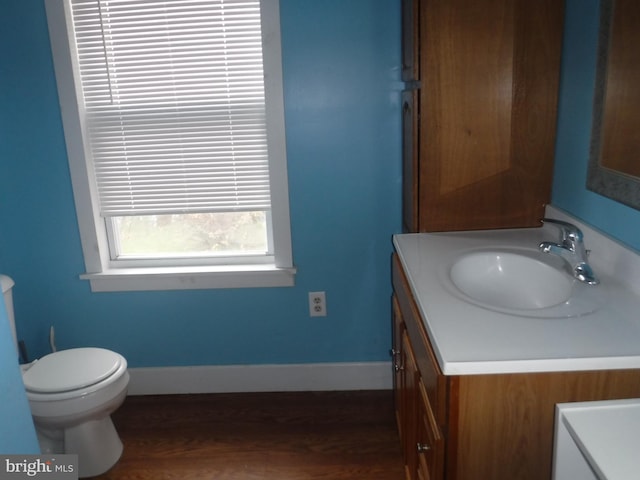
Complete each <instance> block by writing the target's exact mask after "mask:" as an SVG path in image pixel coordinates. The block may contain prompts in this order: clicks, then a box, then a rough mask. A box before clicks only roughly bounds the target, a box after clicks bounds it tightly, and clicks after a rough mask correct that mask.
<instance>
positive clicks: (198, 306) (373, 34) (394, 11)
mask: <svg viewBox="0 0 640 480" xmlns="http://www.w3.org/2000/svg"><path fill="white" fill-rule="evenodd" d="M281 14H282V19H281V24H282V41H283V64H284V82H285V103H286V112H285V114H286V122H287V146H288V160H289V180H290V202H291V223H292V237H293V238H292V240H293V254H294V261H295V264H296V266H297V268H298V275H297V278H296V286H295V287H294V288H278V289H238V290H199V291H175V292H127V293H96V294H94V293H91V292H90V289H89V285H88V283H86V282H85V281H82V280H79V279H78V275H79V274H80V273H82V272H83V260H82V254H81V249H80V241H79V234H78V228H77V225H76V218H75V209H74V204H73V197H72V190H71V182H70V177H69V172H68V167H67V158H66V152H65V146H64V138H63V131H62V125H61V120H60V111H59V107H58V99H57V93H56V85H55V78H54V72H53V67H52V59H51V54H50V49H49V40H48V32H47V25H46V17H45V12H44V6H43V2H42V0H38V1H36V0H30V1H26V2H18V1H13V2H3V3H2V5H1V6H0V18H1V19H2V20H1V21H2V25H0V49H1V50H0V52H2V57H1V62H0V64H1V65H0V68H1V69H2V78H1V79H0V135H1V137H0V138H1V143H0V271H2V272H3V273H6V274H8V275H10V276H12V277H13V278H14V279H15V281H16V287H15V294H14V295H15V307H16V315H17V323H18V334H19V336H20V337H21V338H23V339H24V340H25V341H26V344H27V347H28V350H29V353H30V355H31V356H32V357H36V356H40V355H42V354H44V353H47V351H48V343H47V333H48V328H49V325H51V324H53V325H55V327H56V336H57V342H58V347H59V348H69V347H76V346H88V345H96V346H104V347H106V348H111V349H114V350H116V351H119V352H121V353H122V354H124V355H125V356H126V358H127V359H128V360H129V363H130V366H132V367H142V366H165V365H203V364H216V365H221V364H267V363H309V362H343V361H344V362H347V361H364V362H366V361H380V360H388V358H389V357H388V354H387V351H388V348H389V345H390V333H389V332H390V327H389V322H390V316H389V310H390V307H389V298H390V294H391V285H390V268H389V263H390V262H389V258H390V254H391V251H392V243H391V235H392V233H394V232H397V231H399V230H400V216H401V215H400V209H401V207H400V201H401V200H400V188H401V166H400V165H401V162H400V155H401V153H400V152H401V146H400V144H401V140H400V138H401V135H400V121H401V120H400V100H399V96H400V94H399V90H400V88H401V86H402V84H401V83H400V82H399V76H400V74H399V67H400V2H399V1H398V0H349V1H348V2H344V1H343V0H324V1H322V2H318V1H316V0H281ZM316 290H324V291H326V293H327V310H328V317H326V318H320V319H317V318H313V319H312V318H309V314H308V307H307V292H308V291H316Z"/></svg>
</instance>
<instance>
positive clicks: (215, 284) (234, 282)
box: [80, 265, 296, 292]
mask: <svg viewBox="0 0 640 480" xmlns="http://www.w3.org/2000/svg"><path fill="white" fill-rule="evenodd" d="M295 274H296V269H295V267H291V268H278V267H275V266H273V265H236V266H230V265H224V266H206V267H205V266H203V267H154V268H118V269H110V270H105V271H104V272H101V273H85V274H82V275H80V278H81V279H83V280H89V282H90V284H91V291H92V292H125V291H145V290H204V289H215V288H255V287H292V286H293V285H294V279H295Z"/></svg>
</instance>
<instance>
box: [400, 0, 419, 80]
mask: <svg viewBox="0 0 640 480" xmlns="http://www.w3.org/2000/svg"><path fill="white" fill-rule="evenodd" d="M419 20H420V0H402V80H403V81H404V82H411V81H415V80H418V75H419V70H420V56H419V52H420V22H419Z"/></svg>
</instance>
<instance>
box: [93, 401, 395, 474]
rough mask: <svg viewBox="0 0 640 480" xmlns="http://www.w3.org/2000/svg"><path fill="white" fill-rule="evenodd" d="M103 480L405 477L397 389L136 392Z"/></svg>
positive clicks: (120, 417) (117, 418) (122, 414)
mask: <svg viewBox="0 0 640 480" xmlns="http://www.w3.org/2000/svg"><path fill="white" fill-rule="evenodd" d="M113 420H114V423H115V425H116V428H117V429H118V432H119V433H120V436H121V438H122V441H123V443H124V453H123V456H122V458H121V459H120V461H119V462H118V464H117V465H116V466H115V467H114V468H112V469H111V470H110V471H109V472H107V473H106V474H104V475H101V476H100V477H96V478H99V479H122V480H128V479H136V480H147V479H149V480H151V479H154V480H161V479H167V480H169V479H180V480H191V479H203V480H206V479H215V480H267V479H268V480H312V479H327V480H345V479H363V480H403V479H404V468H403V462H402V454H401V451H400V441H399V439H398V433H397V430H396V425H395V416H394V411H393V397H392V393H391V392H390V391H371V392H315V393H312V392H304V393H300V392H295V393H257V394H254V393H251V394H215V395H171V396H141V397H128V398H127V399H126V400H125V403H124V405H123V406H122V407H121V408H120V409H119V410H118V411H117V412H116V413H115V414H114V415H113Z"/></svg>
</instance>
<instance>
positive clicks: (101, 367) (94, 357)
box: [22, 348, 122, 393]
mask: <svg viewBox="0 0 640 480" xmlns="http://www.w3.org/2000/svg"><path fill="white" fill-rule="evenodd" d="M121 363H122V362H121V357H120V355H118V354H117V353H115V352H112V351H110V350H105V349H104V348H72V349H70V350H61V351H59V352H55V353H50V354H49V355H45V356H44V357H42V358H41V359H40V360H38V361H37V362H35V363H34V364H33V366H32V367H31V368H29V369H28V370H27V371H26V372H24V374H23V376H22V378H23V381H24V386H25V388H26V389H27V390H29V391H31V392H40V393H53V392H68V391H70V390H78V389H80V388H84V387H87V386H89V385H93V384H95V383H98V382H101V381H102V380H104V379H105V378H107V377H110V376H111V375H113V374H114V373H115V371H116V370H118V368H119V367H120V365H121Z"/></svg>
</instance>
